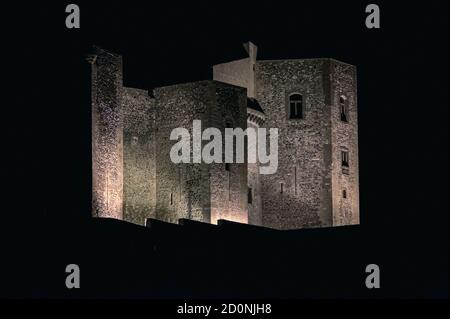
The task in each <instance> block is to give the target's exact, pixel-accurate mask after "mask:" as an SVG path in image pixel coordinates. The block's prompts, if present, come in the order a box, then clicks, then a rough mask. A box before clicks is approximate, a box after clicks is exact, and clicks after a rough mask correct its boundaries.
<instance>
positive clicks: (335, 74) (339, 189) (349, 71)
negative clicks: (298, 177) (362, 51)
mask: <svg viewBox="0 0 450 319" xmlns="http://www.w3.org/2000/svg"><path fill="white" fill-rule="evenodd" d="M330 72H331V77H330V78H331V90H332V94H331V97H332V101H331V102H332V114H331V124H332V126H331V127H332V134H331V135H332V146H333V148H332V157H333V172H332V192H333V225H334V226H340V225H351V224H359V162H358V110H357V83H356V68H355V67H354V66H353V65H349V64H346V63H342V62H339V61H335V60H331V61H330ZM341 96H342V97H345V100H346V102H345V103H347V107H348V118H347V119H348V121H347V122H343V121H341V119H340V104H341V102H340V98H341ZM342 150H345V151H347V152H348V154H349V161H348V164H349V167H348V171H347V172H344V171H343V169H342V166H341V151H342ZM344 191H345V193H346V196H345V197H344V195H343V193H344Z"/></svg>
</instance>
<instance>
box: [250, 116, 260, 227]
mask: <svg viewBox="0 0 450 319" xmlns="http://www.w3.org/2000/svg"><path fill="white" fill-rule="evenodd" d="M263 118H264V114H262V113H260V112H258V111H255V110H253V109H247V127H248V128H251V129H254V130H255V132H257V130H258V128H259V127H260V126H261V125H262V124H263ZM255 152H256V154H255V157H256V163H248V165H247V167H248V181H247V184H248V191H249V192H250V194H248V196H250V197H251V200H250V201H251V202H249V203H248V205H247V207H248V223H249V224H251V225H258V226H262V196H263V194H262V193H261V174H260V173H259V170H260V165H259V161H258V139H256V144H255ZM247 200H248V198H247ZM248 201H249V200H248Z"/></svg>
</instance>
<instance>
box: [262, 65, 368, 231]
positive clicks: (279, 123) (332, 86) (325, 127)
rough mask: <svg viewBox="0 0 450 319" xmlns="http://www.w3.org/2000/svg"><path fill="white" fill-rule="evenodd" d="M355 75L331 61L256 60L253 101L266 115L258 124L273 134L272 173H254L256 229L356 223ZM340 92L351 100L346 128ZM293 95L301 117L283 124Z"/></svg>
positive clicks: (350, 70)
mask: <svg viewBox="0 0 450 319" xmlns="http://www.w3.org/2000/svg"><path fill="white" fill-rule="evenodd" d="M336 65H337V67H336ZM344 65H345V67H344ZM344 69H345V70H347V71H346V72H344V71H343V70H344ZM354 71H355V69H354V67H352V66H348V65H346V64H343V63H337V62H334V61H333V60H330V59H307V60H279V61H258V62H257V64H256V87H257V100H258V101H259V103H260V105H261V106H262V108H263V109H264V112H265V115H266V121H265V124H264V125H265V126H266V127H267V128H270V127H277V128H278V129H279V166H278V171H277V173H276V174H273V175H263V176H261V184H262V194H263V196H262V200H263V225H265V226H269V227H275V228H280V229H295V228H302V227H320V226H333V225H348V224H352V223H355V222H357V221H358V218H357V217H356V216H359V207H358V202H357V198H358V196H359V192H358V182H357V180H358V171H357V166H358V158H357V126H356V118H357V109H356V99H355V97H356V81H354V78H353V74H354ZM349 74H350V75H349ZM340 91H344V92H345V94H347V95H348V96H349V97H350V100H351V103H350V109H351V114H350V116H351V118H353V120H352V121H351V122H350V123H343V122H341V120H340V106H339V105H338V103H336V99H337V95H338V92H340ZM293 93H299V94H301V95H302V96H303V106H304V116H303V118H302V119H289V114H288V112H289V95H290V94H293ZM342 148H346V149H348V150H349V152H350V157H351V160H350V162H351V167H350V172H349V174H348V175H346V174H344V173H343V169H342V167H341V149H342ZM344 189H345V190H346V193H347V194H346V195H347V198H343V191H344ZM343 212H345V213H343ZM343 214H344V215H345V217H343Z"/></svg>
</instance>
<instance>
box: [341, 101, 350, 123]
mask: <svg viewBox="0 0 450 319" xmlns="http://www.w3.org/2000/svg"><path fill="white" fill-rule="evenodd" d="M339 106H340V110H341V112H340V113H341V121H342V122H346V123H347V122H348V100H347V97H345V96H344V95H341V96H340V97H339Z"/></svg>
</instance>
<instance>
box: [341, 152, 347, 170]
mask: <svg viewBox="0 0 450 319" xmlns="http://www.w3.org/2000/svg"><path fill="white" fill-rule="evenodd" d="M341 160H342V166H343V167H348V152H347V151H341Z"/></svg>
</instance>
